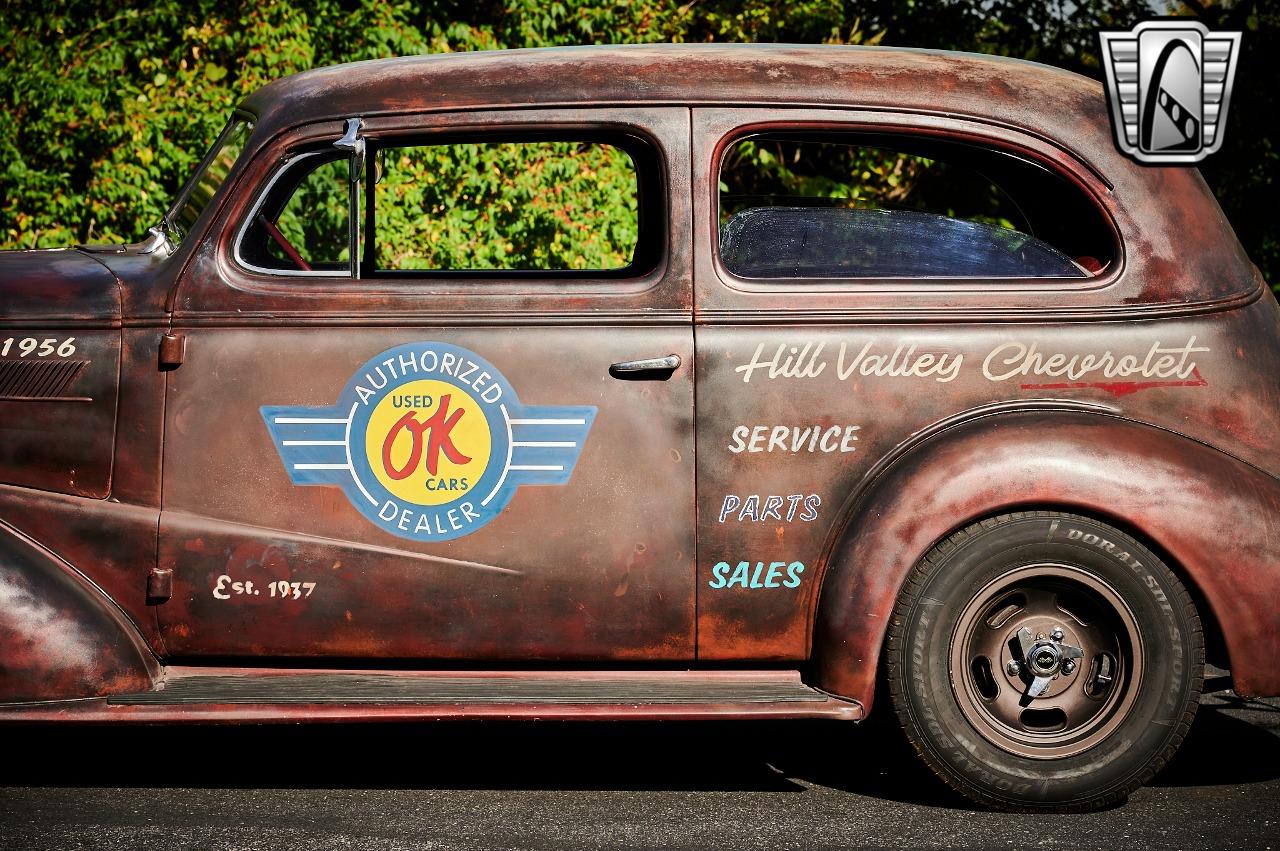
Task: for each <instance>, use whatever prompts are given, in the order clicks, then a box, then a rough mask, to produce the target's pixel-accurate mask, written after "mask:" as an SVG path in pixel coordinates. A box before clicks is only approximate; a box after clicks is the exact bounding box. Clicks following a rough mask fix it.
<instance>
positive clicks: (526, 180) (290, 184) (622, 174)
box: [237, 138, 661, 278]
mask: <svg viewBox="0 0 1280 851" xmlns="http://www.w3.org/2000/svg"><path fill="white" fill-rule="evenodd" d="M366 143H367V147H366V155H365V158H364V167H363V170H362V171H361V173H360V174H358V175H357V176H358V177H359V181H360V182H359V184H358V185H357V188H356V191H355V192H354V193H352V192H351V185H352V184H351V161H350V160H349V159H348V158H347V156H346V154H345V153H344V152H343V151H341V150H337V149H334V148H333V147H331V146H326V147H324V148H317V149H315V150H312V151H303V152H299V153H298V154H295V155H294V157H293V158H292V159H291V160H290V161H289V163H288V164H287V165H286V166H285V167H284V168H283V169H282V170H280V171H279V172H277V174H276V175H275V177H274V178H273V179H272V181H271V183H270V184H269V186H268V188H267V189H266V190H265V192H264V193H263V194H262V197H261V198H260V200H259V201H258V203H257V204H256V206H255V207H254V211H253V213H252V215H251V217H250V220H249V221H248V222H247V223H246V224H245V225H244V226H243V229H242V235H241V238H240V241H239V243H238V246H237V254H238V258H239V259H240V261H241V262H242V263H243V264H244V265H246V266H248V267H249V268H251V269H254V270H256V271H259V272H269V273H273V274H280V275H326V274H327V275H334V274H339V275H346V274H350V275H352V276H353V277H359V278H374V277H379V276H381V277H387V278H397V277H414V276H420V275H441V274H457V273H465V274H467V275H468V276H471V277H480V278H483V277H485V276H499V275H502V274H528V273H532V274H556V275H559V274H570V275H574V274H576V275H585V274H606V275H609V274H630V273H632V272H634V271H636V264H637V262H638V261H644V262H647V258H650V257H652V256H654V254H655V251H656V247H655V246H653V245H651V243H653V242H654V240H655V239H657V238H658V236H657V235H658V234H659V232H660V231H661V229H660V228H657V227H652V226H649V225H648V224H647V220H646V213H647V212H648V213H650V214H651V212H652V211H646V209H645V208H646V207H648V206H653V205H646V204H644V203H642V199H643V198H644V196H645V195H646V192H647V193H649V194H653V192H652V188H651V187H648V186H646V181H649V182H650V183H651V182H652V180H653V179H654V178H655V177H656V173H657V169H656V167H654V165H653V163H652V162H651V161H650V159H649V158H648V157H646V156H645V155H644V154H643V153H642V154H641V155H640V156H639V157H637V156H634V155H633V152H632V151H631V150H628V146H624V145H623V144H615V143H614V142H612V141H597V140H586V139H582V140H579V139H562V138H552V139H530V140H528V141H513V140H511V139H509V138H502V139H493V140H485V139H475V140H470V139H468V140H457V141H453V140H450V141H447V142H444V141H441V142H432V143H430V144H413V145H409V144H390V143H380V142H379V141H378V140H375V139H372V138H371V139H367V140H366ZM352 198H355V199H356V200H357V212H358V215H357V216H356V217H355V220H356V221H357V222H358V223H359V233H358V235H357V236H358V239H356V240H355V241H354V244H355V245H356V246H358V248H357V253H358V254H359V256H358V257H357V258H356V264H355V265H354V266H353V263H352V258H351V256H350V254H351V250H350V246H351V245H352V244H353V241H352V240H351V239H350V238H349V237H350V231H349V227H350V224H349V223H350V222H351V221H352V217H350V210H351V203H352Z"/></svg>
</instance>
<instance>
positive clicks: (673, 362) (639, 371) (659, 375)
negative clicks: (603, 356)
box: [609, 355, 680, 381]
mask: <svg viewBox="0 0 1280 851" xmlns="http://www.w3.org/2000/svg"><path fill="white" fill-rule="evenodd" d="M679 367H680V356H679V355H667V356H666V357H665V358H644V359H643V360H624V361H622V362H621V363H615V364H612V365H610V367H609V374H610V375H612V376H613V377H614V378H620V379H622V380H623V381H645V380H649V379H654V380H659V381H666V380H667V379H668V378H670V377H671V373H673V372H675V371H676V370H677V369H678V368H679Z"/></svg>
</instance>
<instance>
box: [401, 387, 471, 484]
mask: <svg viewBox="0 0 1280 851" xmlns="http://www.w3.org/2000/svg"><path fill="white" fill-rule="evenodd" d="M450 398H451V397H450V396H449V395H448V394H446V395H444V396H441V397H440V406H439V407H438V408H436V412H435V413H434V414H432V415H431V416H430V417H428V418H427V419H425V420H423V421H422V422H418V418H417V413H418V412H417V411H409V412H408V413H407V414H405V415H404V416H403V417H401V418H400V419H399V420H397V421H396V424H395V425H393V426H392V427H391V431H389V432H388V433H387V438H386V440H384V441H382V466H383V468H384V469H385V470H386V471H387V475H388V476H390V477H391V478H393V479H395V480H396V481H400V480H401V479H406V478H408V477H409V476H410V475H412V474H413V471H414V470H416V469H417V467H418V463H419V462H420V461H421V460H422V448H423V447H422V435H423V434H426V435H427V446H426V449H427V472H428V473H430V474H431V475H433V476H434V475H435V474H436V470H437V468H438V467H439V465H440V453H441V452H443V453H444V455H445V457H446V458H448V459H449V460H450V461H452V462H453V463H455V464H468V463H470V462H471V459H470V458H468V457H467V456H465V455H463V454H462V453H461V452H459V451H458V447H456V446H454V445H453V438H452V437H450V433H451V432H452V431H453V427H454V426H456V425H457V424H458V421H459V420H461V419H462V415H463V414H465V413H466V410H465V409H461V410H457V411H454V412H453V416H449V415H448V414H449V399H450ZM401 429H408V430H409V434H410V435H411V436H412V439H413V445H412V448H411V449H410V450H409V460H408V461H406V462H405V464H404V466H403V467H397V466H396V465H395V464H394V463H393V462H392V460H391V447H392V446H394V445H395V442H396V437H398V436H399V434H400V430H401Z"/></svg>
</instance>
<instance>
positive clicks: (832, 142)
mask: <svg viewBox="0 0 1280 851" xmlns="http://www.w3.org/2000/svg"><path fill="white" fill-rule="evenodd" d="M1113 245H1114V242H1113V237H1112V235H1111V232H1110V230H1109V229H1108V228H1107V226H1106V224H1105V222H1104V221H1103V220H1102V218H1101V216H1100V214H1099V212H1098V210H1097V208H1096V207H1095V206H1094V205H1093V204H1092V203H1091V202H1090V201H1089V200H1088V199H1086V198H1084V197H1083V196H1082V195H1081V193H1080V191H1079V190H1078V189H1076V188H1075V187H1074V186H1072V185H1071V184H1069V183H1068V182H1067V181H1065V180H1063V179H1062V178H1060V177H1058V176H1057V175H1056V174H1053V173H1052V172H1050V171H1048V170H1047V169H1045V168H1044V167H1042V166H1040V165H1039V164H1037V163H1034V162H1032V161H1030V160H1027V159H1023V158H1021V157H1016V156H1013V155H1011V154H1007V153H1004V152H1000V151H995V150H990V149H986V148H981V147H977V146H973V145H968V144H961V143H954V142H951V143H948V142H937V141H932V140H927V139H923V138H922V139H912V138H910V137H896V138H895V137H891V136H881V135H867V134H863V135H853V134H844V135H842V134H839V133H830V132H827V133H823V134H822V135H821V136H819V135H817V134H782V135H776V136H775V135H757V136H751V137H747V138H744V139H741V140H739V141H737V142H736V143H734V144H733V145H732V146H731V147H730V148H729V150H728V152H727V154H726V156H725V158H724V160H723V163H722V166H721V171H720V258H721V262H722V263H723V264H724V266H725V268H726V269H727V270H728V271H730V272H731V273H733V274H735V275H737V276H739V277H743V278H763V279H788V278H794V279H804V278H1087V277H1090V276H1091V275H1095V274H1098V273H1100V272H1102V270H1103V269H1105V268H1106V267H1107V266H1108V265H1109V264H1110V263H1111V262H1112V259H1113V254H1114V247H1113Z"/></svg>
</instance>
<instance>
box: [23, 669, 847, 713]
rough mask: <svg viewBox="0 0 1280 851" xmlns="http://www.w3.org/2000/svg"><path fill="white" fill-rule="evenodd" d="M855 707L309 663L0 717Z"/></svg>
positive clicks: (686, 675)
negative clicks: (313, 666)
mask: <svg viewBox="0 0 1280 851" xmlns="http://www.w3.org/2000/svg"><path fill="white" fill-rule="evenodd" d="M862 714H863V712H862V706H861V705H859V704H858V703H855V702H853V701H846V700H841V699H839V698H835V697H832V696H831V695H828V694H826V693H824V692H821V691H818V690H817V689H814V688H811V687H809V686H807V685H805V684H804V683H803V682H802V681H801V679H800V674H799V673H798V672H796V671H480V672H473V671H312V670H305V671H304V670H294V669H246V668H199V667H170V668H167V669H166V670H165V673H164V676H163V677H162V679H161V680H160V682H159V685H158V686H157V688H156V689H155V690H153V691H147V692H136V693H131V694H118V695H112V696H110V697H107V698H105V699H94V700H89V701H75V702H70V701H68V702H63V703H59V704H43V705H40V706H22V707H19V706H12V707H3V708H0V722H3V721H5V720H14V721H18V720H52V719H53V718H57V719H60V720H67V721H73V720H77V719H79V720H83V721H94V722H96V721H104V720H120V721H138V722H167V721H232V722H234V721H247V722H253V723H264V722H272V721H279V722H295V723H296V722H300V721H308V720H315V721H325V720H328V721H377V720H401V721H408V720H427V719H440V718H469V717H472V718H483V717H495V716H496V717H506V718H544V719H551V718H561V719H572V718H602V719H607V718H616V719H623V718H633V719H648V720H657V719H703V718H706V719H711V718H836V719H843V720H853V721H857V720H860V719H861V718H862Z"/></svg>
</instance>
